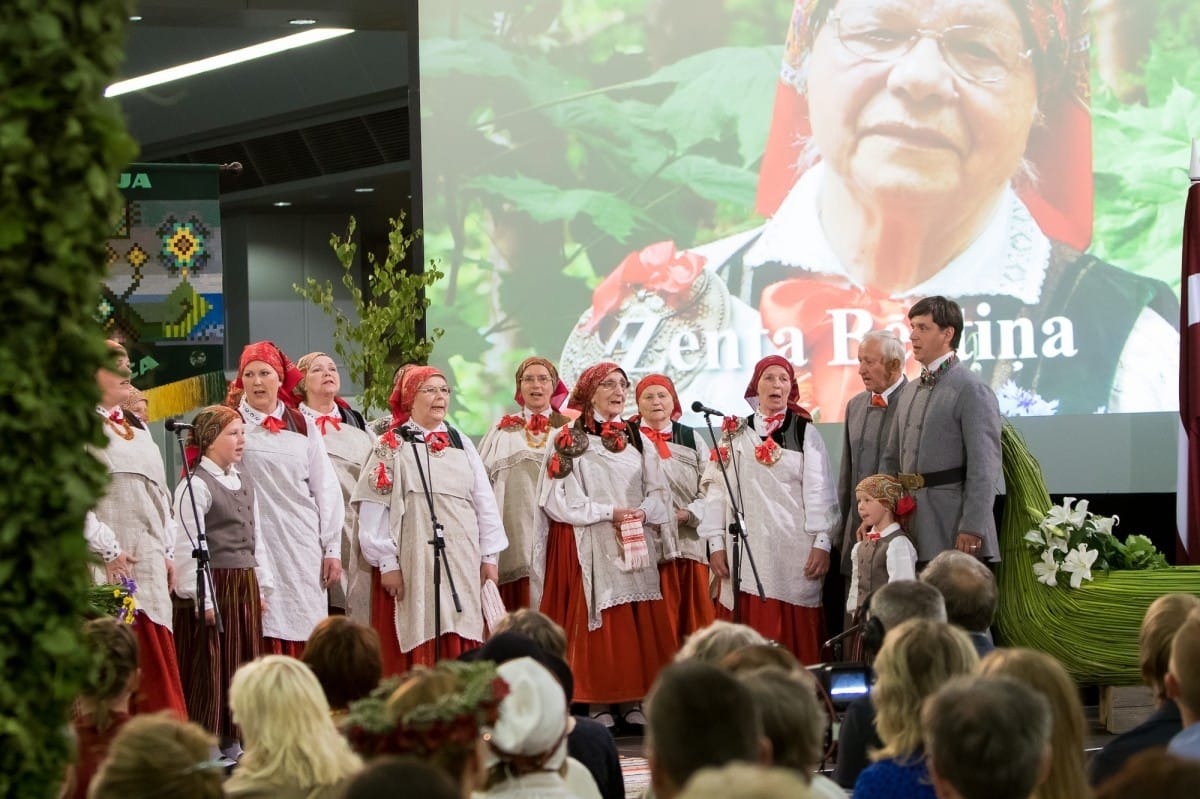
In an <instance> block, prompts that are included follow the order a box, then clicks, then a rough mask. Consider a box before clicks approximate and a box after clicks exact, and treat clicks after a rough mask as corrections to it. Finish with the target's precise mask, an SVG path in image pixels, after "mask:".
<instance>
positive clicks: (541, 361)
mask: <svg viewBox="0 0 1200 799" xmlns="http://www.w3.org/2000/svg"><path fill="white" fill-rule="evenodd" d="M531 366H544V367H546V371H548V372H549V373H550V381H551V382H552V383H554V390H553V391H552V392H551V393H550V407H551V408H553V409H554V410H556V411H561V410H562V406H563V403H564V402H566V401H567V385H566V383H564V382H563V381H562V380H561V379H560V378H559V376H558V369H556V368H555V366H554V364H552V363H550V361H548V360H546V359H545V358H538V357H536V356H535V357H532V358H526V359H525V360H523V361H521V365H520V366H518V367H517V393H516V394H515V395H514V396H513V399H515V400H516V401H517V404H518V405H520V406H521V407H522V408H524V407H525V398H524V397H522V396H521V378H522V377H524V375H525V370H526V369H528V368H529V367H531Z"/></svg>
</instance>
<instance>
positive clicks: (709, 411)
mask: <svg viewBox="0 0 1200 799" xmlns="http://www.w3.org/2000/svg"><path fill="white" fill-rule="evenodd" d="M692 411H693V412H695V413H702V414H704V415H705V416H724V415H725V414H723V413H721V412H720V411H718V410H717V409H716V408H710V407H708V406H707V405H705V404H704V403H702V402H700V400H696V401H695V402H693V403H692Z"/></svg>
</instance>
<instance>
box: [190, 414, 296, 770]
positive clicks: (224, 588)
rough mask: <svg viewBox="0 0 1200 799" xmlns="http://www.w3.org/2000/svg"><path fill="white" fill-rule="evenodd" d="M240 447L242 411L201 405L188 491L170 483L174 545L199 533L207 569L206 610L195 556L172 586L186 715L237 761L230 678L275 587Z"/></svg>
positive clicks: (246, 656)
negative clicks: (199, 603) (200, 601)
mask: <svg viewBox="0 0 1200 799" xmlns="http://www.w3.org/2000/svg"><path fill="white" fill-rule="evenodd" d="M245 447H246V426H245V424H244V423H243V422H242V415H241V414H240V413H238V412H237V411H236V410H234V409H233V408H230V407H228V406H226V405H210V406H209V407H207V408H204V409H203V410H201V411H200V412H199V413H197V414H196V418H194V419H192V429H191V431H190V433H189V435H188V451H187V454H188V464H189V467H190V468H191V470H192V482H191V490H190V491H189V489H188V483H187V481H186V480H181V481H180V482H179V485H178V486H176V488H175V513H176V518H177V519H179V523H180V526H181V530H180V533H179V536H178V538H177V539H176V542H175V549H176V551H178V552H180V553H185V552H190V551H191V550H192V548H193V546H194V542H195V541H196V540H197V532H198V531H201V532H203V533H204V535H205V538H206V540H207V542H208V551H209V555H210V558H211V560H210V565H211V567H212V584H211V585H206V586H205V589H204V590H205V597H204V611H203V613H197V611H196V588H197V587H196V561H195V560H193V559H192V558H190V557H189V558H181V559H180V563H179V570H178V579H177V580H176V585H175V596H176V597H178V599H176V600H175V640H176V644H177V647H178V653H179V674H180V677H181V678H182V680H183V684H184V686H185V688H186V695H187V706H188V718H190V719H191V720H192V721H195V722H196V723H197V724H200V725H201V726H202V727H204V728H205V729H207V730H208V731H209V732H211V733H213V734H214V735H216V736H217V738H218V739H219V741H220V747H221V750H222V752H224V753H225V754H227V755H230V756H233V757H234V759H235V760H236V759H237V758H236V755H237V754H238V751H239V750H240V748H241V747H240V745H239V744H238V737H239V735H238V730H237V727H236V726H235V725H234V723H233V719H232V718H231V717H230V714H229V700H228V694H229V681H230V680H231V679H233V673H234V672H235V671H237V670H238V667H239V666H241V665H242V664H243V663H248V662H249V661H251V660H254V659H255V658H257V657H258V656H259V655H261V654H262V645H263V640H262V638H263V633H262V612H263V607H265V606H266V603H267V598H268V597H269V596H270V594H271V591H272V589H273V587H274V581H273V580H272V578H271V570H270V566H269V564H268V563H267V560H266V558H265V557H263V556H262V552H261V550H262V522H261V519H260V517H259V513H258V503H257V502H256V501H255V499H254V497H255V491H254V483H253V481H252V480H251V478H250V477H249V476H248V475H246V474H243V473H242V472H241V471H240V470H239V469H238V464H240V463H241V460H242V455H243V453H244V451H245ZM193 496H194V497H195V502H196V513H195V515H193V513H192V497H193ZM197 520H199V524H200V526H199V528H197V526H196V522H197ZM184 531H186V533H185V532H184ZM214 606H215V607H216V609H218V610H220V612H221V625H222V628H223V629H222V630H221V631H218V630H217V629H216V627H215V624H216V612H215V611H214Z"/></svg>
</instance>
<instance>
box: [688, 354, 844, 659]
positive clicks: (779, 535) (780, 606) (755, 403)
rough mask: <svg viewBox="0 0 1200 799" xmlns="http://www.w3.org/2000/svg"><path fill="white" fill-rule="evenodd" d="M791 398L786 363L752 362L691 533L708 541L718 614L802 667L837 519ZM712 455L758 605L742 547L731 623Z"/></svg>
mask: <svg viewBox="0 0 1200 799" xmlns="http://www.w3.org/2000/svg"><path fill="white" fill-rule="evenodd" d="M799 396H800V391H799V388H798V387H797V385H796V373H795V370H793V369H792V365H791V363H789V362H788V360H787V359H786V358H783V357H781V356H779V355H769V356H767V357H766V358H763V359H762V360H761V361H759V362H758V364H757V366H755V368H754V377H753V379H752V380H751V381H750V385H749V386H747V387H746V400H747V401H748V402H749V404H750V407H751V408H753V409H754V413H753V414H752V415H751V416H749V417H747V418H745V419H738V418H736V417H726V418H725V420H724V423H723V424H722V430H723V433H724V434H723V436H722V437H721V440H720V443H719V447H718V450H717V452H715V453H714V458H713V462H712V463H710V464H709V466H708V469H707V470H706V471H705V474H704V480H703V488H704V516H703V518H702V519H701V522H700V535H701V536H703V537H704V538H705V539H706V540H707V541H708V546H709V551H710V552H711V555H710V558H709V563H710V565H711V566H712V570H713V573H714V574H716V576H718V577H720V578H721V587H720V593H719V594H718V597H717V601H718V603H719V607H718V608H717V616H718V618H723V619H727V620H728V619H733V620H734V621H739V622H742V623H743V624H748V625H750V626H751V627H753V628H754V629H756V630H758V631H759V632H760V633H762V634H763V635H764V636H766V637H767V638H769V639H771V640H773V641H776V642H778V643H779V644H780V645H781V646H784V647H786V648H787V649H788V650H789V651H790V652H791V653H792V654H794V655H795V656H796V657H797V658H799V659H800V661H801V662H802V663H805V664H812V663H817V662H819V660H820V655H821V640H822V638H823V635H824V615H823V612H822V610H821V586H822V582H823V580H824V577H825V573H826V572H827V571H829V550H830V548H831V546H832V539H831V536H832V534H833V530H834V528H835V526H836V525H837V523H838V515H839V513H838V502H837V490H836V485H837V483H836V481H835V479H834V476H833V472H832V470H831V469H830V466H829V455H828V454H827V453H826V452H825V444H824V442H823V441H822V440H821V436H820V435H819V434H818V433H817V431H816V428H815V427H814V426H813V425H812V423H811V417H810V416H809V414H808V412H807V411H806V410H805V409H804V408H802V407H800V405H799V404H798V399H799ZM717 453H719V454H720V457H721V458H722V459H723V460H724V461H725V465H726V466H727V467H728V469H727V472H728V475H729V482H730V485H731V486H732V488H733V493H734V496H735V497H736V499H737V502H738V506H739V508H740V509H741V511H742V514H743V516H744V519H745V533H746V538H747V539H748V542H749V546H750V549H751V551H752V553H753V555H754V562H755V563H756V564H757V566H758V576H759V578H760V579H761V580H762V585H763V591H764V592H765V594H766V599H765V600H763V599H760V598H759V597H758V595H757V593H756V591H755V582H754V575H753V573H752V572H751V568H750V564H749V562H748V561H749V558H748V557H747V554H746V552H745V549H744V548H743V551H742V557H741V576H740V582H739V583H738V585H740V590H739V592H738V596H737V603H738V614H737V618H734V614H733V612H732V611H733V605H734V595H733V591H734V583H733V581H732V580H731V575H730V566H731V564H730V562H729V559H728V558H727V556H726V554H725V553H726V551H727V550H728V549H730V547H731V543H732V542H731V541H730V536H729V533H728V529H729V525H730V523H732V522H733V519H734V517H733V512H732V506H731V504H730V501H729V494H728V491H727V489H726V487H725V480H724V478H723V477H722V475H721V472H720V465H719V464H718V463H717V462H716V455H717Z"/></svg>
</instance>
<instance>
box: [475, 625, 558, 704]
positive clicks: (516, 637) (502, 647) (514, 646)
mask: <svg viewBox="0 0 1200 799" xmlns="http://www.w3.org/2000/svg"><path fill="white" fill-rule="evenodd" d="M556 626H557V625H556ZM474 654H475V657H473V658H472V660H490V661H491V662H492V663H495V664H496V665H500V664H501V663H507V662H509V661H510V660H516V659H517V658H533V659H534V660H536V661H537V662H538V663H540V664H541V665H542V666H543V667H544V668H545V669H546V670H547V671H549V672H550V674H551V675H552V676H553V677H554V679H556V680H557V681H558V684H559V687H560V688H562V691H563V693H564V694H565V695H566V697H567V703H568V704H570V702H571V699H572V698H573V697H574V694H575V677H574V675H572V674H571V667H570V666H568V665H567V661H565V660H563V659H562V658H561V657H557V656H555V655H553V654H551V653H549V652H547V651H546V650H545V649H543V648H542V647H541V646H539V645H538V643H537V641H535V640H534V639H532V638H530V637H529V636H527V635H523V634H521V633H518V632H513V631H507V632H497V633H494V634H493V635H492V636H491V637H490V638H488V640H487V643H485V644H484V645H483V646H481V647H479V648H478V649H476V650H474Z"/></svg>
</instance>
